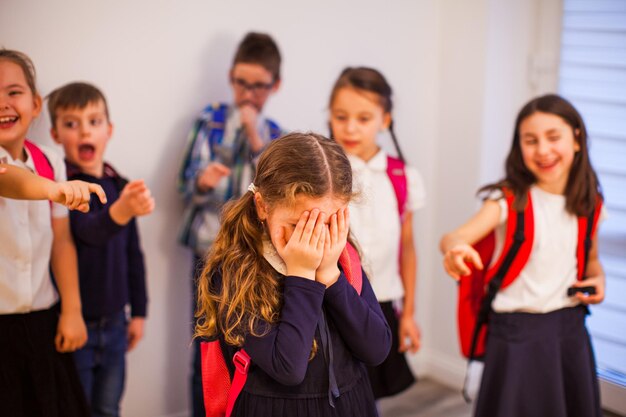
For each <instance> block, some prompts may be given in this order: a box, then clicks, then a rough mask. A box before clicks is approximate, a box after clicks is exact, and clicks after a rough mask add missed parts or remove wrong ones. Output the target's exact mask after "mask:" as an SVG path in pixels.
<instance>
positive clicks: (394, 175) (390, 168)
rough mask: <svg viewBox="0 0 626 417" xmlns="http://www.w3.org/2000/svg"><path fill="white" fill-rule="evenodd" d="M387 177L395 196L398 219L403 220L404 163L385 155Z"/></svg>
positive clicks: (406, 187)
mask: <svg viewBox="0 0 626 417" xmlns="http://www.w3.org/2000/svg"><path fill="white" fill-rule="evenodd" d="M387 176H388V177H389V181H391V185H392V186H393V191H394V192H395V194H396V200H397V201H398V213H399V214H400V219H403V218H404V212H405V209H406V200H407V195H408V191H407V189H408V185H407V180H406V172H405V169H404V163H403V162H402V161H401V160H399V159H398V158H394V157H392V156H389V155H387Z"/></svg>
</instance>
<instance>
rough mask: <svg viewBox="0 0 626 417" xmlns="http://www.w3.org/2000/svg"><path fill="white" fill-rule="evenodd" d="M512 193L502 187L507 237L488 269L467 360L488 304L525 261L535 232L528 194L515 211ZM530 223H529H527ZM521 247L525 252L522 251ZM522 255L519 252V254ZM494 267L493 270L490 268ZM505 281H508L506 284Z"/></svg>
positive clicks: (487, 316)
mask: <svg viewBox="0 0 626 417" xmlns="http://www.w3.org/2000/svg"><path fill="white" fill-rule="evenodd" d="M514 197H515V196H514V195H513V194H512V193H510V192H508V191H507V190H505V198H506V201H507V206H508V210H509V213H508V218H507V224H506V241H505V246H504V248H503V249H502V254H501V255H500V258H498V261H497V262H496V265H495V266H494V267H493V268H491V269H490V271H488V275H487V282H488V285H487V293H486V294H485V298H483V300H482V302H481V304H480V310H479V312H478V318H477V321H476V327H475V328H474V334H473V335H472V343H471V345H470V352H469V357H468V358H469V360H473V359H475V353H476V347H477V343H478V340H479V335H480V332H481V330H482V327H483V325H485V324H486V323H487V321H488V320H489V313H491V304H492V303H493V300H494V299H495V298H496V294H497V293H498V291H499V290H500V289H501V288H504V287H505V286H506V285H508V284H510V283H511V282H513V280H514V279H515V278H516V277H517V276H518V275H519V273H520V271H521V270H522V268H523V267H524V265H525V264H526V262H527V261H528V257H529V256H530V249H531V248H532V240H533V233H534V230H533V228H534V224H533V223H534V222H533V217H532V201H531V198H530V193H528V194H527V198H528V200H527V204H526V208H525V209H524V210H523V211H516V210H515V209H514V208H513V202H514ZM528 223H530V225H529V224H528ZM522 249H524V252H527V253H522ZM518 255H522V256H518ZM491 271H494V272H493V273H492V274H489V272H491ZM505 281H508V283H506V284H505Z"/></svg>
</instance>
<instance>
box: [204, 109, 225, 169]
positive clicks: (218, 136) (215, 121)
mask: <svg viewBox="0 0 626 417" xmlns="http://www.w3.org/2000/svg"><path fill="white" fill-rule="evenodd" d="M206 110H207V111H210V112H211V120H209V121H208V122H207V126H208V127H209V129H210V130H209V136H208V140H209V149H211V160H213V159H215V156H216V155H215V152H214V149H213V148H214V146H216V145H219V144H220V143H222V140H223V139H224V129H225V127H226V115H227V113H228V106H227V105H226V104H223V103H222V104H212V105H210V106H208V107H207V108H206Z"/></svg>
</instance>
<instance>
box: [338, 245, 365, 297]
mask: <svg viewBox="0 0 626 417" xmlns="http://www.w3.org/2000/svg"><path fill="white" fill-rule="evenodd" d="M339 265H341V268H342V269H343V273H344V274H345V276H346V278H347V279H348V282H349V283H350V284H351V285H352V286H353V287H354V289H355V290H356V292H357V293H358V294H361V289H362V288H363V270H362V269H361V260H360V259H359V253H358V252H357V250H356V249H355V248H354V246H352V245H351V244H350V243H349V242H348V243H346V247H345V248H344V250H343V252H341V255H339Z"/></svg>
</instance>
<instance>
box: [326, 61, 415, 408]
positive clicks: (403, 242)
mask: <svg viewBox="0 0 626 417" xmlns="http://www.w3.org/2000/svg"><path fill="white" fill-rule="evenodd" d="M391 95H392V91H391V87H390V86H389V84H388V83H387V80H385V77H383V75H382V74H381V73H380V72H378V71H377V70H375V69H372V68H364V67H360V68H346V69H345V70H344V71H343V72H342V73H341V75H340V76H339V78H338V79H337V81H336V82H335V85H334V87H333V90H332V92H331V95H330V102H329V109H330V129H331V134H332V137H333V139H335V140H336V141H337V143H339V144H340V145H341V146H342V147H343V149H344V150H345V151H346V153H347V154H348V158H349V159H350V163H351V165H352V172H353V176H354V184H355V186H356V187H357V188H358V189H359V191H360V192H361V193H362V199H361V200H360V201H358V202H356V203H354V204H352V205H351V207H350V213H351V221H352V228H351V230H352V232H353V233H354V236H355V237H356V240H357V241H358V243H359V245H360V247H361V249H362V251H363V263H364V265H365V266H364V267H365V269H366V270H367V271H368V275H369V277H370V280H371V283H372V287H373V288H374V292H375V293H376V297H377V298H378V300H379V302H380V306H381V309H382V311H383V312H384V313H385V317H386V319H387V321H388V323H389V326H390V327H391V329H392V331H393V339H392V347H391V351H390V352H389V356H388V357H387V359H386V360H385V362H383V363H382V364H381V365H379V366H377V367H370V368H369V369H368V371H369V376H370V381H371V384H372V389H373V391H374V395H375V397H376V398H382V397H386V396H391V395H394V394H397V393H399V392H400V391H402V390H404V389H406V388H408V387H409V386H410V385H411V384H413V382H414V381H415V378H414V376H413V374H412V372H411V369H410V368H409V365H408V363H407V360H406V358H405V352H407V351H410V352H411V353H415V352H416V351H417V350H418V349H419V346H420V331H419V327H418V326H417V324H416V322H415V286H416V275H417V255H416V250H415V244H414V240H413V211H415V210H417V209H418V208H420V207H421V206H423V204H424V187H423V185H422V180H421V177H420V175H419V173H418V172H417V170H415V169H414V168H411V167H409V166H406V165H405V164H404V156H403V155H402V152H401V151H400V147H399V146H398V141H397V139H396V136H395V134H394V131H393V120H392V117H391V110H392V107H393V106H392V101H391ZM385 130H388V131H389V133H390V135H391V138H392V140H393V143H394V145H395V147H396V151H397V154H398V158H393V157H391V156H389V155H387V153H386V152H385V151H384V150H382V149H381V148H380V146H379V145H378V143H377V139H378V134H379V133H380V132H381V131H385ZM394 260H398V261H397V262H394Z"/></svg>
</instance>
